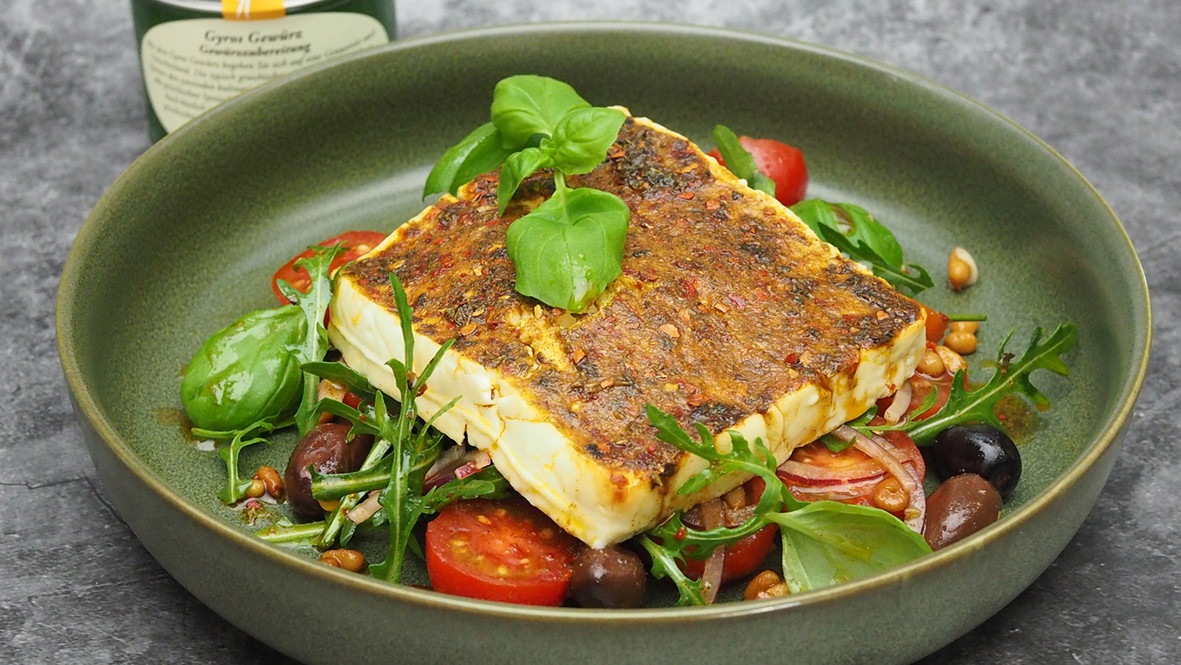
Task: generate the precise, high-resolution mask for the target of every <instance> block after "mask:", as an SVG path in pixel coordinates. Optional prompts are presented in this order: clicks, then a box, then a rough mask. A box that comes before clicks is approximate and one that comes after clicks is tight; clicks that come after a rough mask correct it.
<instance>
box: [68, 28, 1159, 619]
mask: <svg viewBox="0 0 1181 665" xmlns="http://www.w3.org/2000/svg"><path fill="white" fill-rule="evenodd" d="M621 32H623V33H628V34H629V35H633V36H637V35H638V36H640V37H643V38H650V39H667V38H672V37H693V38H697V39H707V40H711V41H713V40H717V41H725V42H743V43H747V44H750V45H752V46H766V47H776V48H783V49H785V50H789V51H802V52H805V53H808V54H811V55H815V56H820V57H824V58H829V59H835V60H838V61H843V62H845V63H848V64H851V65H854V66H857V67H858V68H864V69H870V70H875V71H876V72H877V73H878V74H880V75H884V76H888V77H890V78H891V79H895V80H897V81H899V82H902V83H905V84H907V85H910V86H913V87H914V88H916V89H921V90H922V91H923V92H925V93H927V94H932V95H935V96H937V97H939V98H941V101H949V102H954V103H957V104H960V105H966V106H968V107H969V108H973V107H974V108H975V111H976V112H977V113H982V114H983V115H984V116H991V118H992V120H993V121H995V122H997V123H1000V125H1003V126H1006V127H1007V129H1008V130H1009V131H1012V132H1015V133H1017V134H1018V135H1020V136H1021V137H1022V138H1024V140H1026V141H1030V142H1032V143H1033V144H1034V146H1035V147H1037V148H1040V149H1042V150H1044V151H1046V152H1047V153H1048V154H1049V156H1050V157H1051V158H1052V159H1054V160H1057V161H1058V162H1060V163H1061V164H1062V165H1064V166H1066V167H1067V168H1068V169H1069V171H1070V172H1071V173H1073V175H1074V177H1075V178H1076V179H1077V181H1078V183H1079V184H1081V185H1083V186H1084V187H1085V188H1086V190H1088V191H1089V193H1090V195H1092V196H1094V198H1095V199H1096V200H1097V201H1098V202H1099V203H1100V204H1101V206H1102V208H1103V209H1105V210H1106V212H1107V214H1108V215H1109V216H1110V222H1111V224H1112V225H1113V226H1114V230H1115V231H1116V232H1117V233H1118V234H1119V235H1120V236H1121V237H1122V239H1123V241H1124V242H1125V244H1126V250H1127V252H1128V253H1129V254H1130V256H1131V257H1132V259H1133V261H1134V267H1135V271H1134V273H1135V274H1134V275H1133V277H1134V278H1135V279H1134V281H1135V283H1134V284H1131V285H1130V286H1132V287H1134V288H1135V289H1136V290H1138V291H1139V294H1140V298H1139V299H1138V300H1136V301H1135V302H1133V303H1130V305H1132V307H1133V310H1134V308H1135V307H1139V308H1140V309H1141V311H1142V313H1143V317H1144V324H1145V325H1144V326H1143V327H1142V329H1141V330H1137V331H1134V332H1136V333H1139V335H1138V336H1137V337H1136V338H1135V339H1134V340H1133V341H1132V347H1131V348H1132V351H1133V353H1134V354H1138V358H1137V357H1135V356H1134V358H1135V360H1136V366H1135V371H1134V372H1133V373H1132V374H1131V375H1130V376H1128V377H1126V379H1125V381H1124V384H1123V386H1122V387H1121V390H1120V392H1119V394H1118V407H1117V408H1116V409H1115V410H1114V412H1113V413H1111V414H1110V415H1109V417H1108V419H1107V421H1106V423H1105V425H1104V429H1103V431H1102V434H1101V435H1100V436H1099V437H1098V439H1096V440H1095V441H1094V442H1092V444H1091V445H1090V447H1089V448H1088V449H1087V450H1086V451H1085V452H1084V453H1083V454H1082V455H1081V456H1080V457H1079V458H1078V459H1076V460H1075V462H1074V463H1073V464H1071V465H1070V466H1069V467H1068V468H1067V469H1066V470H1065V471H1063V472H1062V473H1061V474H1060V476H1059V477H1058V478H1057V479H1056V480H1055V481H1054V482H1053V483H1052V484H1051V485H1050V486H1049V487H1048V488H1046V489H1045V490H1043V491H1042V492H1041V493H1040V494H1038V495H1037V496H1035V497H1033V498H1032V499H1031V500H1030V501H1029V502H1028V503H1026V504H1025V505H1023V506H1021V507H1020V508H1018V509H1017V510H1015V511H1013V512H1012V513H1010V514H1008V515H1006V516H1005V518H1004V519H1002V520H1000V521H999V522H997V523H995V524H993V525H992V526H990V527H988V528H987V529H985V530H984V531H981V532H980V533H977V534H975V535H974V536H972V537H970V538H968V539H966V540H964V541H961V542H959V543H956V544H955V545H952V546H950V547H947V548H945V549H942V550H939V551H937V552H934V553H933V554H930V555H927V556H924V557H921V558H919V559H916V560H914V561H911V562H909V563H907V564H904V565H902V566H897V567H894V568H891V569H889V570H887V571H883V572H881V573H877V574H875V575H872V576H870V577H866V578H863V579H859V580H855V581H852V582H846V583H842V584H838V585H835V586H831V587H825V588H822V589H817V590H814V591H810V592H807V593H804V594H799V595H798V596H787V597H783V598H774V599H766V600H760V601H753V602H751V601H748V602H743V603H727V604H721V605H710V606H706V607H659V608H642V609H630V610H617V609H613V610H602V609H588V608H571V607H543V608H539V607H531V606H526V605H514V604H509V603H498V602H492V601H482V600H475V599H468V598H462V597H459V596H451V595H446V594H440V593H436V592H433V591H429V590H420V589H416V588H413V587H409V586H405V585H395V584H390V583H387V582H383V581H379V580H376V579H373V578H370V577H368V576H360V575H355V574H352V573H348V572H345V571H341V570H336V569H333V568H331V567H329V566H323V565H320V564H318V563H316V562H314V561H312V560H310V559H307V558H306V557H302V556H299V555H297V554H295V553H293V552H290V551H289V550H287V549H286V548H283V547H281V546H276V545H272V544H270V543H267V542H266V541H263V540H261V539H259V538H257V537H255V536H253V535H252V534H249V533H246V532H244V531H242V530H241V529H238V528H235V527H233V526H231V525H230V524H228V523H226V522H224V521H223V520H222V519H220V518H218V517H216V516H214V515H212V514H210V513H208V512H206V511H204V510H203V509H201V508H200V507H199V506H197V505H196V504H193V503H191V502H189V501H188V500H187V499H185V498H184V497H182V496H181V495H180V494H178V493H177V492H175V491H174V490H173V489H172V488H171V487H170V486H169V484H168V483H167V482H166V481H164V480H163V479H162V478H161V477H160V476H159V475H158V474H157V473H156V472H155V471H153V470H151V469H149V468H148V467H147V466H146V465H145V464H143V463H142V462H141V461H140V460H139V458H138V456H137V455H136V454H135V453H134V452H133V451H132V450H131V448H130V447H129V446H128V445H127V444H126V443H125V442H124V441H123V440H122V438H121V437H120V435H119V433H118V432H117V430H116V428H115V426H114V424H113V423H112V422H111V421H110V420H109V419H107V418H106V417H105V416H104V414H103V412H102V411H101V409H100V408H99V405H98V401H97V400H96V398H95V396H94V395H92V394H91V392H90V391H89V387H88V384H87V381H86V379H85V377H84V376H83V374H82V368H81V365H80V363H79V360H78V355H77V347H78V342H77V340H76V339H75V338H74V336H73V335H72V333H71V331H72V330H73V323H74V320H75V316H76V312H75V307H76V306H77V305H76V301H75V298H74V292H75V285H76V284H77V283H78V282H79V281H80V280H81V279H82V277H83V271H82V268H83V264H84V263H85V256H84V255H85V254H86V253H87V247H89V246H90V245H91V243H92V241H93V240H94V239H95V238H96V237H98V236H99V235H102V234H103V233H104V231H105V230H106V229H105V227H104V216H105V214H106V210H107V207H108V206H109V205H110V201H111V200H112V199H113V198H115V197H116V196H117V194H118V192H119V190H120V189H121V188H122V187H124V186H125V184H126V183H127V182H128V181H130V180H131V179H133V178H135V177H136V176H137V175H138V174H140V173H141V172H145V171H150V170H151V169H152V168H153V167H152V163H153V161H154V160H155V159H157V156H158V155H161V154H163V153H165V152H166V151H167V150H169V149H170V148H171V146H172V145H173V144H176V143H183V142H184V141H185V140H187V137H188V136H189V135H193V134H198V133H199V132H201V131H202V130H203V128H205V127H210V126H214V127H215V126H216V125H217V123H218V120H219V118H220V117H221V116H222V115H223V114H226V113H227V112H229V111H231V110H232V109H235V108H238V107H241V106H244V105H249V104H253V103H255V100H256V99H263V98H266V97H267V96H268V95H271V94H273V93H274V91H276V90H278V89H281V88H284V87H287V86H291V85H298V84H299V83H300V82H301V81H303V80H306V79H308V78H310V77H312V76H315V75H316V74H317V73H319V72H322V71H324V70H327V69H332V68H336V67H341V66H347V65H350V64H352V63H355V62H357V61H361V60H367V59H377V58H386V57H396V56H390V55H389V54H391V53H395V54H396V53H398V52H401V51H409V50H413V49H423V48H433V47H436V46H438V45H441V44H452V43H457V42H466V41H472V40H477V41H478V40H485V39H491V38H503V37H506V36H508V37H530V36H542V35H549V36H552V35H554V34H561V33H579V34H605V33H610V34H619V33H621ZM106 223H110V222H109V220H108V221H107V222H106ZM55 326H56V337H57V347H58V354H59V357H60V360H61V364H62V369H63V372H64V374H65V378H66V383H67V387H68V389H69V391H70V393H71V394H72V395H73V397H74V404H75V409H76V411H77V415H80V416H84V417H85V418H86V419H87V421H88V422H89V424H90V425H91V427H93V429H94V431H95V433H96V434H97V435H98V436H99V438H100V439H101V440H102V442H103V444H104V445H105V446H106V447H107V448H108V449H109V450H110V451H111V452H112V453H114V455H115V457H116V458H117V459H118V461H119V462H120V463H121V464H122V465H123V466H125V467H127V469H128V471H130V473H131V474H132V475H134V476H135V477H136V478H137V479H138V480H139V481H140V482H142V483H143V484H144V485H146V486H147V487H149V488H150V489H151V491H152V492H153V493H154V494H155V495H157V496H158V497H159V498H160V499H161V500H163V501H166V502H167V503H168V504H169V505H170V506H171V507H172V508H173V509H174V510H175V511H176V512H179V513H181V514H184V515H185V516H187V517H188V518H189V519H191V520H193V521H194V522H195V523H196V524H197V525H199V526H201V527H203V528H204V529H205V530H206V531H208V532H210V533H211V535H212V536H213V537H219V538H226V539H229V540H230V542H231V543H232V544H235V545H236V546H238V547H239V548H244V549H247V550H249V551H251V553H252V554H255V555H259V556H262V557H265V559H266V560H267V562H268V563H270V564H272V565H279V566H287V567H290V569H291V571H292V572H293V573H294V574H297V575H300V576H304V575H310V576H312V577H313V578H314V579H317V580H318V581H321V582H331V583H333V584H342V585H345V586H346V587H351V588H352V589H354V590H356V591H358V592H364V593H369V594H376V595H377V596H379V597H381V598H382V599H383V600H386V601H395V602H400V603H407V604H409V605H418V606H421V607H424V608H431V609H445V610H448V611H454V612H463V613H474V614H482V615H487V616H495V617H500V618H510V619H529V620H545V621H556V622H581V621H586V620H593V621H595V622H597V623H606V624H619V623H627V624H631V623H635V622H644V623H649V624H661V623H667V622H673V621H675V622H683V621H715V620H718V619H722V618H729V617H736V616H748V615H751V614H756V613H764V612H780V611H786V610H789V609H792V608H797V607H800V608H803V607H810V606H816V605H821V604H827V603H831V602H835V601H838V600H840V599H842V598H845V597H848V596H853V595H857V594H861V593H863V592H866V591H869V590H873V589H880V588H882V587H886V586H889V585H893V584H897V583H899V582H900V581H901V580H904V579H907V578H910V577H913V576H915V575H918V574H921V573H926V572H928V571H934V570H938V569H940V568H943V567H946V566H947V565H949V564H950V563H952V562H953V561H955V560H957V559H958V558H959V557H961V556H963V555H966V554H969V553H971V552H974V551H976V550H979V549H983V548H986V547H988V546H989V545H990V544H991V543H993V542H995V541H998V540H1001V539H1003V538H1005V537H1006V536H1008V535H1009V534H1011V533H1013V532H1015V531H1018V530H1020V529H1022V528H1023V527H1024V526H1025V524H1026V523H1027V522H1028V521H1030V520H1031V519H1032V518H1033V517H1034V516H1036V515H1037V514H1038V513H1040V512H1041V511H1042V510H1043V509H1044V508H1045V507H1047V506H1048V505H1050V504H1051V503H1053V502H1054V501H1055V500H1056V499H1057V498H1058V497H1059V496H1061V495H1062V494H1064V493H1065V492H1067V491H1068V490H1069V489H1070V488H1071V487H1073V486H1074V485H1075V484H1076V483H1077V482H1078V481H1079V480H1080V479H1081V478H1082V477H1083V476H1084V475H1085V474H1086V473H1087V472H1088V470H1089V469H1090V468H1091V467H1092V466H1093V465H1094V464H1095V463H1096V462H1097V461H1098V460H1099V459H1100V458H1101V457H1103V456H1104V455H1105V454H1106V453H1107V452H1108V450H1109V449H1110V448H1111V447H1112V446H1113V445H1114V443H1115V442H1116V441H1117V440H1118V437H1119V434H1120V432H1121V431H1122V430H1123V429H1124V427H1125V425H1126V423H1127V421H1128V419H1129V417H1130V415H1131V412H1132V409H1133V407H1134V405H1135V402H1136V399H1137V397H1138V395H1139V393H1140V390H1141V388H1142V386H1143V383H1144V378H1145V375H1146V372H1147V368H1148V359H1149V354H1150V347H1151V339H1152V310H1151V306H1150V301H1149V293H1148V285H1147V280H1146V277H1145V275H1144V270H1143V267H1142V265H1141V263H1140V260H1139V257H1138V256H1137V255H1136V251H1135V248H1134V246H1133V244H1132V242H1131V239H1130V237H1129V236H1128V234H1127V230H1126V229H1125V228H1124V226H1123V225H1122V223H1121V222H1120V221H1119V218H1118V217H1117V215H1116V214H1115V211H1114V210H1112V208H1111V207H1110V205H1109V204H1108V203H1107V202H1106V201H1105V200H1104V199H1103V197H1102V196H1101V195H1100V194H1099V192H1098V191H1097V190H1096V189H1095V187H1094V186H1093V185H1092V184H1091V183H1090V182H1089V181H1088V180H1087V179H1086V178H1085V177H1084V176H1083V175H1082V174H1081V173H1080V172H1079V171H1078V170H1077V169H1076V168H1075V167H1074V166H1073V165H1072V164H1070V163H1069V162H1068V161H1067V160H1066V159H1064V158H1063V157H1062V156H1061V155H1060V154H1059V153H1058V152H1057V151H1055V150H1054V149H1053V148H1052V147H1050V146H1049V145H1047V144H1046V143H1045V142H1044V141H1042V140H1041V139H1040V138H1038V137H1037V136H1035V135H1034V134H1033V133H1032V132H1030V131H1029V130H1027V129H1025V128H1024V127H1022V126H1021V125H1019V124H1017V123H1016V122H1014V121H1012V120H1011V119H1009V118H1008V117H1007V116H1004V115H1003V114H1001V113H999V112H997V111H996V110H994V109H992V108H990V107H988V106H986V105H985V104H983V103H981V102H979V101H977V100H975V99H973V98H971V97H969V96H967V95H965V94H963V93H960V92H958V91H956V90H954V89H952V88H950V87H948V86H945V85H943V84H941V83H939V82H937V81H934V80H932V79H929V78H927V77H925V76H923V75H920V74H916V73H914V72H912V71H909V70H906V69H902V68H900V67H896V66H893V65H890V64H886V63H883V62H880V61H878V60H875V59H873V58H868V57H865V56H860V55H855V54H851V53H848V52H845V51H840V50H837V49H834V48H830V47H826V46H821V45H816V44H811V43H807V42H803V41H798V40H793V39H786V38H781V37H775V36H770V35H766V34H760V33H754V32H749V31H741V30H734V29H729V28H715V27H706V26H696V25H686V24H678V23H667V22H644V21H560V22H541V23H531V24H509V25H499V26H493V27H486V28H476V29H464V30H456V31H449V32H442V33H434V34H430V35H425V36H420V37H414V38H408V39H404V40H399V41H396V42H392V43H390V44H388V45H384V46H380V47H375V48H373V49H369V50H366V51H363V52H359V53H354V54H350V55H346V56H341V57H338V58H335V59H332V60H330V61H328V62H324V63H321V64H317V65H313V66H311V67H307V68H304V69H301V70H299V71H297V72H294V73H292V74H288V75H285V76H281V77H278V78H276V79H273V80H271V81H268V82H267V83H264V84H262V85H261V86H259V87H257V88H254V89H252V90H250V91H247V92H245V93H242V94H241V95H238V96H236V97H234V98H232V99H230V100H228V101H226V102H224V103H222V104H221V105H219V106H217V107H215V108H213V109H211V110H209V111H207V112H206V113H204V114H201V115H199V116H197V117H196V118H194V119H193V120H191V121H189V122H188V123H186V124H185V125H184V126H183V127H181V128H179V129H177V130H176V131H174V132H172V133H170V134H169V135H167V136H165V137H164V138H163V139H161V140H160V141H158V142H157V143H156V144H155V145H153V146H152V147H150V148H149V149H148V150H146V151H145V152H144V153H143V154H142V155H140V156H139V157H138V158H137V159H136V160H134V161H133V162H132V164H131V165H130V166H129V167H128V168H127V169H126V170H125V171H124V172H123V173H122V174H121V175H120V176H119V177H118V178H117V179H116V180H115V181H114V182H113V183H112V184H111V186H110V187H109V188H108V190H107V191H106V192H105V193H104V194H103V196H102V197H101V198H100V200H99V201H98V203H97V204H96V205H95V206H94V208H93V209H92V210H91V212H90V214H89V215H88V216H87V219H86V220H85V222H84V223H83V225H82V227H81V229H80V230H79V232H78V235H77V237H76V239H75V241H74V243H73V246H72V247H71V249H70V252H69V255H68V257H67V259H66V262H65V265H64V268H63V272H62V276H61V279H60V282H59V287H58V294H57V307H56V312H55Z"/></svg>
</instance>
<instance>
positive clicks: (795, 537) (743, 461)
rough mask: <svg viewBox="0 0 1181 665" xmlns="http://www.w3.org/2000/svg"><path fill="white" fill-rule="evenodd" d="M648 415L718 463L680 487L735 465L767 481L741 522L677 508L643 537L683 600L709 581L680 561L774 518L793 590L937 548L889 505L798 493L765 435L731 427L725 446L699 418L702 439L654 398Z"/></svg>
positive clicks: (680, 443)
mask: <svg viewBox="0 0 1181 665" xmlns="http://www.w3.org/2000/svg"><path fill="white" fill-rule="evenodd" d="M647 414H648V421H649V422H650V423H651V424H652V426H653V427H655V428H656V430H657V437H658V438H659V439H660V440H662V441H666V442H668V443H671V444H672V445H674V446H676V447H677V448H679V449H681V450H684V451H686V452H689V453H692V454H694V455H697V456H699V457H702V458H704V459H706V460H708V461H709V463H710V464H709V466H708V467H707V468H706V469H704V470H702V471H701V472H699V473H697V474H695V475H694V476H693V477H691V478H690V479H689V480H687V481H685V483H684V485H682V486H681V487H680V488H679V489H678V490H677V491H678V492H679V493H680V494H691V493H693V492H696V491H699V490H701V489H704V488H705V487H706V486H707V485H709V484H711V483H713V482H714V481H716V480H717V479H719V478H721V477H722V476H724V475H726V474H728V473H732V472H735V471H737V472H746V473H753V474H754V475H757V476H758V477H760V478H762V479H763V481H764V482H765V483H766V488H765V489H764V490H763V494H762V496H761V497H760V498H759V502H758V504H757V505H756V506H755V512H754V515H752V516H751V517H750V518H748V519H747V520H746V521H745V522H743V523H742V524H740V525H738V526H736V527H732V528H731V527H717V528H714V529H706V530H702V531H696V530H693V529H688V528H686V527H685V524H684V522H682V521H681V515H680V513H674V514H673V515H672V517H670V518H669V519H668V520H666V521H665V522H664V523H663V524H661V525H660V526H657V527H656V528H654V529H652V530H650V531H648V532H647V533H645V534H643V535H641V536H639V537H638V538H639V544H640V546H641V547H643V548H644V549H645V550H646V551H647V552H648V553H649V554H650V555H651V557H652V576H653V577H656V578H657V579H662V578H664V577H668V578H669V579H671V580H672V581H673V583H674V584H675V585H676V587H677V590H678V592H679V594H680V598H679V600H678V601H677V604H678V605H701V604H704V603H705V600H704V597H703V595H702V590H701V583H700V582H697V581H694V580H691V579H689V578H688V577H687V576H686V575H685V573H684V572H682V571H681V569H680V567H679V566H677V562H678V561H684V560H685V557H686V556H692V557H694V558H704V557H707V556H709V554H710V553H711V552H712V551H713V550H714V548H716V547H721V546H724V545H729V544H732V543H735V542H737V541H739V540H741V539H743V538H745V537H747V536H749V535H751V534H753V533H755V532H756V531H758V530H759V529H762V528H763V527H764V526H766V525H768V524H777V525H779V527H780V529H779V531H780V538H781V541H782V545H783V579H784V581H785V582H786V583H787V585H788V588H790V589H791V590H792V592H793V593H799V592H802V591H810V590H812V589H818V588H821V587H824V586H830V585H833V584H838V583H840V582H847V581H849V580H854V579H858V578H861V577H866V576H868V575H872V574H874V573H877V572H880V571H883V570H886V569H887V568H891V567H893V566H896V565H899V564H901V563H905V562H907V561H910V560H912V559H916V558H918V557H920V556H922V555H924V554H929V553H930V552H931V548H930V546H929V545H927V542H926V541H925V540H923V537H922V536H921V535H920V534H918V533H916V532H914V531H912V530H911V529H910V528H909V527H907V526H906V524H904V523H903V522H902V521H901V520H899V519H898V518H897V517H894V516H893V515H891V514H890V513H887V512H886V511H884V510H880V509H878V508H871V507H869V506H850V505H846V504H843V503H837V502H835V501H817V502H814V503H808V502H804V501H799V500H797V499H796V498H795V497H793V496H792V495H791V493H790V492H789V491H788V489H787V486H786V485H784V484H783V481H782V480H781V479H780V478H779V476H778V475H777V474H776V473H775V470H776V461H775V458H774V457H773V456H772V455H771V453H770V451H769V450H767V447H766V446H764V445H763V442H762V440H761V439H755V441H754V443H753V444H750V443H748V442H747V441H746V439H745V437H743V436H742V435H741V434H739V433H738V432H735V431H730V432H728V435H729V437H730V444H731V449H730V451H729V452H720V451H719V450H718V449H717V446H716V445H715V439H714V436H713V435H712V434H711V433H710V432H709V430H708V429H706V428H705V427H704V426H703V425H701V424H698V426H697V431H698V435H699V438H700V440H699V441H695V440H694V439H693V437H691V436H690V435H689V434H688V433H686V432H685V431H684V430H683V429H681V427H680V425H679V424H678V423H677V422H676V419H674V418H673V417H672V416H670V415H668V414H666V413H664V412H662V411H661V410H660V409H658V408H656V407H654V406H652V405H648V407H647Z"/></svg>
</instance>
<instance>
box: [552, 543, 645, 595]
mask: <svg viewBox="0 0 1181 665" xmlns="http://www.w3.org/2000/svg"><path fill="white" fill-rule="evenodd" d="M572 568H573V572H572V574H571V575H570V588H569V594H570V597H571V598H573V599H574V602H576V603H578V604H579V605H581V606H582V607H609V608H622V607H639V606H640V605H641V604H642V603H643V602H644V591H645V585H646V582H647V579H648V572H647V571H646V570H644V564H643V562H642V561H640V557H638V556H636V555H635V553H633V552H631V551H629V550H625V549H623V548H621V547H606V548H603V549H599V550H596V549H589V548H588V549H585V550H583V551H582V552H581V553H580V554H579V555H578V557H577V558H575V559H574V563H573V564H572Z"/></svg>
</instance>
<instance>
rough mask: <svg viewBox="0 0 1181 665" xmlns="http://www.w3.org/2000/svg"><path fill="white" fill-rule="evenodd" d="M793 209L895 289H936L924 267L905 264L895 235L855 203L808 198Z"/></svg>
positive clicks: (842, 250)
mask: <svg viewBox="0 0 1181 665" xmlns="http://www.w3.org/2000/svg"><path fill="white" fill-rule="evenodd" d="M791 210H792V212H794V213H795V214H796V215H797V216H798V217H799V218H800V219H801V220H803V222H804V223H805V224H807V225H808V228H810V229H812V231H813V232H815V233H816V235H817V236H818V237H819V238H820V239H821V240H823V241H825V242H827V243H830V244H832V245H833V246H834V247H836V248H837V249H838V250H840V251H841V252H843V253H844V254H847V255H848V256H849V258H851V259H853V260H854V261H863V262H865V263H868V264H869V265H870V268H871V269H872V270H873V274H875V275H877V276H878V277H881V278H882V279H884V280H886V281H887V282H889V283H890V285H891V286H893V287H894V288H896V289H904V290H906V291H908V292H910V294H911V295H917V294H919V293H921V292H922V291H924V290H926V289H929V288H931V287H932V286H934V282H932V281H931V276H930V275H929V274H928V273H927V271H926V270H925V269H923V267H922V266H919V265H916V264H913V263H906V262H905V260H904V259H903V256H902V246H901V245H899V244H898V240H897V239H896V238H895V237H894V234H893V233H891V232H890V229H888V228H886V227H885V225H883V224H882V223H881V222H879V221H877V220H876V219H874V217H873V215H871V214H869V213H868V212H866V210H865V209H864V208H862V207H860V206H856V205H853V204H852V203H829V202H827V201H823V200H821V199H808V200H806V201H800V202H799V203H797V204H795V205H793V206H792V207H791Z"/></svg>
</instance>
